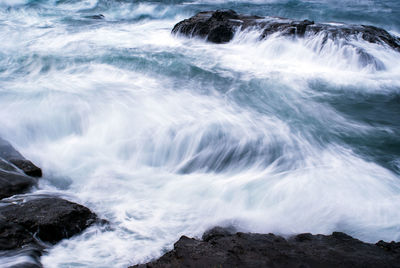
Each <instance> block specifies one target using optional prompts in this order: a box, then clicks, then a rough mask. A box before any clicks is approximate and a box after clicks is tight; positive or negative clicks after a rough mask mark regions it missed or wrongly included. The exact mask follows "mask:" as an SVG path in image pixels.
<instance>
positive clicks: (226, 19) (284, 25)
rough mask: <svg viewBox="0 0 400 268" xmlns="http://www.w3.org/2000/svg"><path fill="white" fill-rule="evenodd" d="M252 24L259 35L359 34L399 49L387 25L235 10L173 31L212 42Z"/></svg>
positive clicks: (398, 41)
mask: <svg viewBox="0 0 400 268" xmlns="http://www.w3.org/2000/svg"><path fill="white" fill-rule="evenodd" d="M250 27H254V28H257V29H258V30H261V34H260V39H264V38H267V37H269V36H270V35H273V34H278V35H283V36H295V37H306V36H310V35H311V36H312V35H316V34H324V35H325V37H326V38H332V39H337V38H343V39H348V38H357V39H358V38H360V39H362V40H364V41H367V42H369V43H374V44H382V45H386V46H388V47H391V48H393V49H395V50H397V51H400V38H398V37H396V36H393V35H391V34H390V33H388V32H387V31H385V30H384V29H381V28H378V27H374V26H369V25H348V24H339V23H334V24H332V23H315V22H314V21H310V20H302V21H297V20H291V19H287V18H280V17H259V16H249V15H239V14H237V13H236V12H235V11H233V10H228V11H220V10H217V11H204V12H200V13H198V14H196V15H195V16H193V17H191V18H189V19H186V20H183V21H181V22H179V23H177V24H176V25H175V26H174V28H173V29H172V32H173V33H180V34H183V35H186V36H189V37H194V36H198V37H202V38H206V39H207V41H210V42H213V43H226V42H229V41H230V40H232V38H233V35H234V33H235V31H237V30H241V31H243V30H245V29H248V28H250Z"/></svg>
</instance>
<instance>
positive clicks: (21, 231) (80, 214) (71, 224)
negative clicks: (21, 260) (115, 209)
mask: <svg viewBox="0 0 400 268" xmlns="http://www.w3.org/2000/svg"><path fill="white" fill-rule="evenodd" d="M96 220H97V217H96V215H95V214H94V213H92V212H91V211H90V210H89V209H88V208H86V207H84V206H82V205H79V204H76V203H72V202H70V201H67V200H64V199H61V198H58V197H50V196H48V197H39V198H37V199H33V200H30V201H27V202H21V203H16V204H15V203H11V204H8V205H6V206H2V207H0V250H8V249H15V248H20V247H22V246H23V245H26V244H30V243H36V242H37V239H39V240H40V241H43V242H48V243H52V244H54V243H56V242H58V241H60V240H62V239H64V238H69V237H71V236H73V235H75V234H78V233H80V232H81V231H82V230H84V229H85V228H87V227H88V226H90V225H91V224H93V223H94V222H96Z"/></svg>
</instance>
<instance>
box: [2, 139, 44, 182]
mask: <svg viewBox="0 0 400 268" xmlns="http://www.w3.org/2000/svg"><path fill="white" fill-rule="evenodd" d="M0 160H2V162H3V165H7V162H8V163H11V164H13V165H14V166H16V167H17V168H18V169H20V170H21V171H23V172H24V173H25V174H26V175H28V176H32V177H41V176H42V170H41V169H40V168H38V167H37V166H35V165H34V164H33V163H32V162H31V161H29V160H27V159H25V157H23V156H22V155H21V154H20V153H19V152H18V151H17V150H15V149H14V147H12V145H11V144H10V143H9V142H7V141H5V140H3V139H2V138H0ZM8 165H9V164H8ZM0 168H1V165H0Z"/></svg>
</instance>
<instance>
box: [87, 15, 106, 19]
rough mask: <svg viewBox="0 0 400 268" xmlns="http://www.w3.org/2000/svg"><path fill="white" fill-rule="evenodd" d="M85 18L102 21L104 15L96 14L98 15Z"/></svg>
mask: <svg viewBox="0 0 400 268" xmlns="http://www.w3.org/2000/svg"><path fill="white" fill-rule="evenodd" d="M85 18H88V19H93V20H102V19H104V15H103V14H98V15H92V16H86V17H85Z"/></svg>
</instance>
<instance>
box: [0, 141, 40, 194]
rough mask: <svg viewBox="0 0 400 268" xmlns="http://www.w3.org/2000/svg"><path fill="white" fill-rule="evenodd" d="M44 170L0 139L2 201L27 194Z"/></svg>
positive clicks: (0, 189) (0, 187) (0, 190)
mask: <svg viewBox="0 0 400 268" xmlns="http://www.w3.org/2000/svg"><path fill="white" fill-rule="evenodd" d="M41 176H42V170H41V169H40V168H38V167H37V166H35V165H34V164H33V163H32V162H31V161H29V160H27V159H25V158H24V157H23V156H22V155H21V154H20V153H19V152H18V151H17V150H15V149H14V147H12V146H11V144H10V143H9V142H7V141H5V140H3V139H1V138H0V199H1V198H5V197H10V196H13V195H16V194H22V193H25V192H27V191H28V190H29V189H30V188H31V187H32V186H34V185H36V183H37V178H38V177H41Z"/></svg>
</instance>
